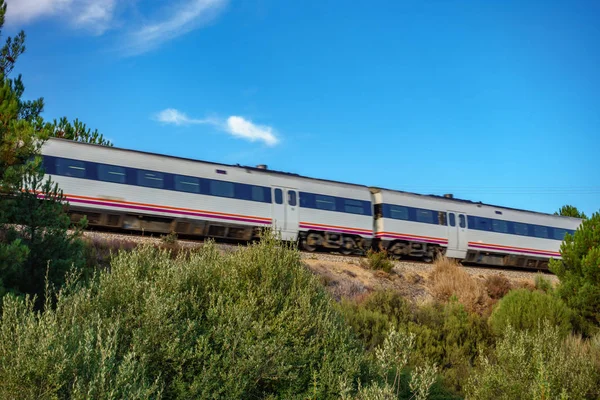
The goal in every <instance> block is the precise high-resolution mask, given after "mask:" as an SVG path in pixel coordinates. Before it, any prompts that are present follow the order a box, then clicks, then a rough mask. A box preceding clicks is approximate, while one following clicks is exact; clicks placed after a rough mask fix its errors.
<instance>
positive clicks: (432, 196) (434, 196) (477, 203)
mask: <svg viewBox="0 0 600 400" xmlns="http://www.w3.org/2000/svg"><path fill="white" fill-rule="evenodd" d="M370 189H371V191H372V192H373V193H376V192H377V191H387V192H392V193H400V194H405V195H410V196H421V197H425V198H428V199H435V200H443V201H452V202H455V203H459V204H468V205H474V206H486V207H493V208H497V209H501V210H510V211H518V212H526V213H531V214H536V215H544V216H550V217H555V218H563V219H571V220H575V221H581V219H580V218H575V217H567V216H564V215H555V214H549V213H543V212H539V211H531V210H524V209H521V208H513V207H507V206H499V205H496V204H489V203H483V202H481V201H473V200H465V199H459V198H456V197H446V196H442V195H437V194H419V193H413V192H405V191H402V190H397V189H388V188H383V187H376V186H371V187H370Z"/></svg>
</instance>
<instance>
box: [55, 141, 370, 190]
mask: <svg viewBox="0 0 600 400" xmlns="http://www.w3.org/2000/svg"><path fill="white" fill-rule="evenodd" d="M49 140H52V141H60V142H63V143H76V144H78V145H83V146H94V147H100V148H103V149H106V148H108V149H115V150H120V151H126V152H130V153H137V154H145V155H150V156H157V157H165V158H170V159H174V160H183V161H191V162H200V163H204V164H210V165H214V166H218V167H230V168H243V169H246V170H249V171H255V172H259V173H265V174H273V175H280V176H287V177H290V178H302V179H309V180H314V181H321V182H327V183H336V184H340V185H346V186H356V187H361V188H364V189H366V190H368V189H369V186H367V185H360V184H356V183H350V182H342V181H335V180H331V179H322V178H314V177H310V176H304V175H300V174H296V173H293V172H285V171H278V170H274V169H268V168H259V167H256V166H255V167H253V166H249V165H241V164H225V163H218V162H214V161H206V160H200V159H197V158H188V157H180V156H172V155H168V154H162V153H153V152H149V151H143V150H134V149H127V148H124V147H115V146H104V145H100V144H94V143H85V142H77V141H74V140H70V139H62V138H50V139H49Z"/></svg>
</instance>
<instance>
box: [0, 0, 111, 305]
mask: <svg viewBox="0 0 600 400" xmlns="http://www.w3.org/2000/svg"><path fill="white" fill-rule="evenodd" d="M5 14H6V3H5V1H4V0H0V31H1V28H2V26H3V24H4V19H5ZM24 51H25V33H24V32H22V31H21V32H20V33H18V34H17V36H15V37H14V39H13V38H11V37H8V38H7V39H6V43H5V45H4V46H3V47H2V49H0V229H1V231H0V298H1V297H2V296H3V295H4V294H5V293H6V292H12V293H17V294H20V293H29V294H32V295H37V301H36V305H37V306H39V305H41V303H43V297H44V291H43V287H44V279H45V277H46V275H47V277H48V279H49V281H50V283H51V284H53V285H60V284H62V282H63V281H64V276H65V273H66V271H67V270H68V269H69V268H71V267H75V268H80V267H82V266H83V265H84V264H85V257H84V248H83V243H82V242H81V241H80V240H79V238H78V236H79V232H78V230H76V232H75V234H68V233H67V229H68V228H69V219H68V218H67V215H66V213H65V207H64V206H63V205H62V204H61V202H62V200H63V198H62V194H61V193H60V191H59V190H58V188H57V187H56V185H53V184H52V183H51V182H50V181H46V182H44V177H43V172H42V170H41V166H40V158H39V157H37V156H38V155H39V152H40V149H41V147H42V144H43V143H44V141H45V140H46V139H47V138H48V137H49V136H56V135H57V132H62V136H63V137H66V138H69V139H72V140H80V141H88V142H93V143H99V144H110V143H108V142H107V141H106V140H104V138H103V137H102V135H99V134H98V133H97V132H93V133H92V132H90V130H89V129H87V128H86V127H85V125H83V124H82V123H80V122H79V121H77V120H76V121H75V123H74V124H73V125H71V124H69V123H68V122H67V121H66V119H61V121H60V122H59V123H56V121H55V123H54V125H52V124H48V123H44V121H43V119H42V118H41V116H40V114H41V112H42V110H43V108H44V102H43V99H41V98H40V99H37V100H23V93H24V91H25V86H24V84H23V81H22V79H21V76H20V75H19V76H17V77H16V78H14V79H11V78H9V74H10V73H11V71H12V70H13V68H14V66H15V63H16V61H17V59H18V58H19V56H20V55H21V54H23V52H24ZM40 198H41V199H43V200H44V201H40ZM83 225H85V221H83V222H82V225H81V226H80V227H82V226H83Z"/></svg>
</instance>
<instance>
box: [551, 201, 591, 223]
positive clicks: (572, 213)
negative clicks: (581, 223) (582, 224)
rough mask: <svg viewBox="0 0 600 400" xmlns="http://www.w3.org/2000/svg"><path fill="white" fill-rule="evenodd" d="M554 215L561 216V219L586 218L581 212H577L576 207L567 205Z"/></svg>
mask: <svg viewBox="0 0 600 400" xmlns="http://www.w3.org/2000/svg"><path fill="white" fill-rule="evenodd" d="M554 215H562V216H563V217H573V218H581V219H586V218H587V216H586V215H585V214H584V213H583V212H581V211H579V210H578V209H577V207H574V206H571V205H568V204H567V205H564V206H562V207H561V208H560V209H559V210H558V211H557V212H555V213H554Z"/></svg>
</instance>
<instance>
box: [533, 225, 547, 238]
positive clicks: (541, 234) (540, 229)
mask: <svg viewBox="0 0 600 400" xmlns="http://www.w3.org/2000/svg"><path fill="white" fill-rule="evenodd" d="M533 235H534V236H535V237H537V238H544V239H545V238H548V228H546V227H545V226H539V225H534V226H533Z"/></svg>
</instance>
